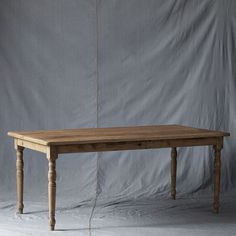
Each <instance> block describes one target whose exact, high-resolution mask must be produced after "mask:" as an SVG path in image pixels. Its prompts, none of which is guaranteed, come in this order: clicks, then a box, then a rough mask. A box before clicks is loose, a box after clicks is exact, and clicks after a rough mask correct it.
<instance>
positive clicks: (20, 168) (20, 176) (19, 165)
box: [16, 145, 24, 214]
mask: <svg viewBox="0 0 236 236" xmlns="http://www.w3.org/2000/svg"><path fill="white" fill-rule="evenodd" d="M23 150H24V148H23V147H20V146H18V145H17V146H16V186H17V197H18V210H17V213H19V214H23V208H24V204H23V188H24V160H23Z"/></svg>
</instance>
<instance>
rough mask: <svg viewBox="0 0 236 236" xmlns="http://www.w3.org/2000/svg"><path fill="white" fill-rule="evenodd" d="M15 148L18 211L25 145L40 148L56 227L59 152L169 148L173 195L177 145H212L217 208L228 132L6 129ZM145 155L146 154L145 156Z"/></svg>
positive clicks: (168, 127) (176, 128) (185, 128)
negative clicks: (222, 160)
mask: <svg viewBox="0 0 236 236" xmlns="http://www.w3.org/2000/svg"><path fill="white" fill-rule="evenodd" d="M8 135H9V136H11V137H13V138H14V144H15V149H16V177H17V178H16V179H17V196H18V213H20V214H23V208H24V205H23V182H24V181H23V179H24V170H23V169H24V161H23V150H24V149H25V148H28V149H31V150H35V151H38V152H42V153H45V154H46V157H47V159H48V207H49V228H50V230H54V229H55V223H56V220H55V207H56V160H57V158H58V155H59V154H66V153H84V152H104V151H122V150H137V149H154V148H171V155H170V156H171V171H170V172H171V196H172V198H173V199H175V197H176V170H177V147H191V146H207V145H208V146H209V145H212V146H213V148H214V151H215V152H214V198H213V210H214V212H216V213H218V212H219V205H220V204H219V195H220V167H221V150H222V148H223V138H224V137H225V136H229V135H230V134H229V133H228V132H222V131H215V130H207V129H199V128H193V127H188V126H182V125H149V126H133V127H112V128H82V129H65V130H37V131H20V132H8ZM144 158H145V157H144Z"/></svg>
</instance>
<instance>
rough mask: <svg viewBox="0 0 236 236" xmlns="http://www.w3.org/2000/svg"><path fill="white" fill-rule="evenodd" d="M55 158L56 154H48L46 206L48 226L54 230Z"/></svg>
mask: <svg viewBox="0 0 236 236" xmlns="http://www.w3.org/2000/svg"><path fill="white" fill-rule="evenodd" d="M56 159H57V155H55V154H51V153H50V154H48V208H49V228H50V230H54V228H55V224H56V220H55V207H56Z"/></svg>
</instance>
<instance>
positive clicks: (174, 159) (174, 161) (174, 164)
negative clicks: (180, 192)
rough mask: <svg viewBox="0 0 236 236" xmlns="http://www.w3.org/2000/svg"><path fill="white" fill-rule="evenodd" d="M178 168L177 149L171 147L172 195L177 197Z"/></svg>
mask: <svg viewBox="0 0 236 236" xmlns="http://www.w3.org/2000/svg"><path fill="white" fill-rule="evenodd" d="M176 169H177V150H176V148H175V147H173V148H171V196H172V198H173V199H174V200H175V198H176Z"/></svg>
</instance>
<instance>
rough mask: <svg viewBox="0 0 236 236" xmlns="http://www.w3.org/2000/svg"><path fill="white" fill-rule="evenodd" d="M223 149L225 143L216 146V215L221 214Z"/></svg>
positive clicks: (214, 204)
mask: <svg viewBox="0 0 236 236" xmlns="http://www.w3.org/2000/svg"><path fill="white" fill-rule="evenodd" d="M222 148H223V141H222V142H218V143H217V144H216V145H215V146H214V150H215V159H214V202H213V209H214V211H215V213H219V207H220V175H221V173H220V172H221V171H220V169H221V160H220V158H221V149H222Z"/></svg>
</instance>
